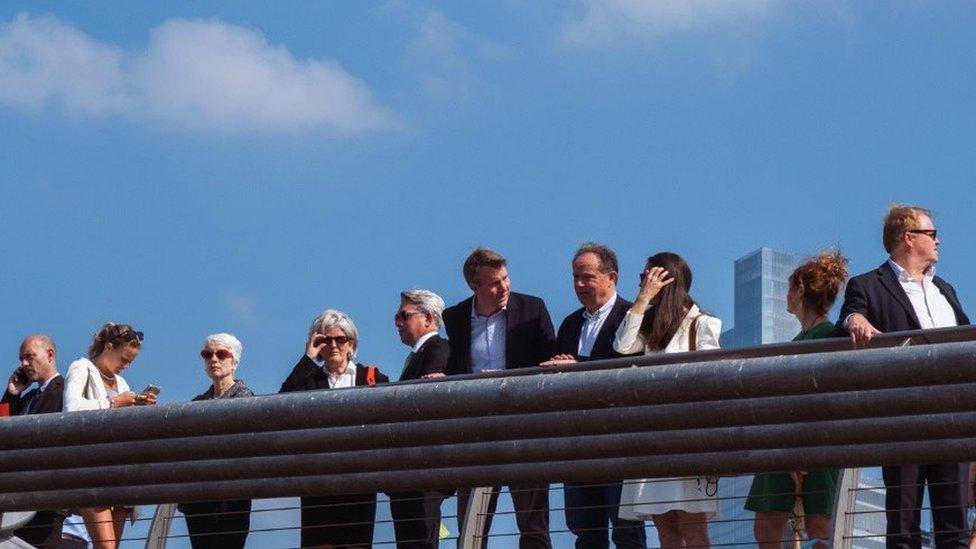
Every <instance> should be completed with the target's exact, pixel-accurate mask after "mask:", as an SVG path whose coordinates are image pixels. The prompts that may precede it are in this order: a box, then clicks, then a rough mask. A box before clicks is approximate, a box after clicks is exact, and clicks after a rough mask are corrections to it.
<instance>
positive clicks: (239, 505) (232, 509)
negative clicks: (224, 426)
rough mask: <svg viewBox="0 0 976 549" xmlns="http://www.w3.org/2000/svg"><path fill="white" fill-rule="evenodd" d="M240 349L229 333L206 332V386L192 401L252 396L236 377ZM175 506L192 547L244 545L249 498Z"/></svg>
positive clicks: (223, 548)
mask: <svg viewBox="0 0 976 549" xmlns="http://www.w3.org/2000/svg"><path fill="white" fill-rule="evenodd" d="M243 352H244V347H243V346H242V345H241V342H240V340H238V339H237V338H236V337H234V336H233V335H231V334H226V333H220V334H214V335H211V336H207V339H205V340H203V349H201V350H200V358H202V359H203V372H204V373H205V374H207V377H209V378H210V388H208V389H207V390H206V392H204V393H203V394H201V395H198V396H197V397H196V398H194V399H193V401H194V402H196V401H199V400H214V399H224V398H240V397H250V396H254V393H252V392H251V390H250V389H248V388H247V386H246V385H244V382H243V381H241V380H240V379H237V367H238V366H239V365H240V363H241V354H242V353H243ZM179 509H180V511H181V512H182V513H183V516H184V517H185V518H186V529H187V530H188V531H189V533H190V545H191V546H192V547H193V549H206V548H210V547H214V548H216V547H219V548H221V549H235V548H241V547H244V542H245V541H246V540H247V533H248V530H249V529H250V528H251V500H242V501H213V502H210V501H208V502H197V503H181V504H180V505H179Z"/></svg>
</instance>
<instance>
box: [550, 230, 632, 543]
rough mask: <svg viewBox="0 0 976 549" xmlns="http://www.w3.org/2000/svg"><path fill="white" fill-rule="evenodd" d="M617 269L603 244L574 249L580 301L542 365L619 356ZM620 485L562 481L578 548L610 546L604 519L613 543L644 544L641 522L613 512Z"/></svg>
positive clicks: (621, 308) (622, 302) (622, 310)
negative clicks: (616, 341)
mask: <svg viewBox="0 0 976 549" xmlns="http://www.w3.org/2000/svg"><path fill="white" fill-rule="evenodd" d="M618 270H619V267H618V263H617V254H615V253H614V252H613V250H611V249H610V248H608V247H607V246H604V245H603V244H596V243H593V242H588V243H586V244H583V245H582V246H580V248H579V249H578V250H577V251H576V254H575V255H574V256H573V290H574V291H575V292H576V297H577V298H578V299H579V301H580V303H581V304H582V305H583V307H581V308H580V309H577V310H576V311H573V312H572V313H571V314H570V315H569V316H567V317H566V318H565V320H563V323H562V324H561V325H560V326H559V332H558V334H557V335H556V345H557V352H558V353H559V354H558V355H556V356H554V357H553V358H552V360H550V361H548V362H545V363H543V366H548V365H555V364H565V363H570V362H577V361H585V360H600V359H607V358H619V357H620V356H622V355H620V354H619V353H617V352H616V351H614V350H613V339H614V336H615V335H616V333H617V327H618V326H619V325H620V322H621V321H623V319H624V316H626V315H627V311H628V310H629V309H630V307H631V305H633V303H631V302H630V301H627V300H626V299H624V298H622V297H620V296H619V295H617V273H618ZM621 487H622V485H621V482H620V481H607V482H599V483H578V482H567V483H566V484H565V488H566V489H565V491H564V492H563V494H564V497H565V503H566V506H565V507H566V526H568V527H569V529H570V531H572V532H573V534H575V535H576V548H577V549H606V548H609V547H610V541H609V539H608V536H607V525H608V524H611V525H613V544H614V546H615V547H617V548H627V549H637V548H640V549H643V548H644V547H647V539H646V536H645V534H644V523H643V522H641V521H632V520H624V519H621V518H619V517H618V512H619V510H620V506H619V504H620V490H621Z"/></svg>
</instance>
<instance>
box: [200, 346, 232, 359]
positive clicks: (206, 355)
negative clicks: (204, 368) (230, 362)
mask: <svg viewBox="0 0 976 549" xmlns="http://www.w3.org/2000/svg"><path fill="white" fill-rule="evenodd" d="M200 356H201V357H203V359H204V360H210V359H211V358H213V357H215V356H216V357H217V360H220V361H224V360H227V359H228V358H231V357H232V356H234V353H232V352H230V351H228V350H227V349H217V350H216V351H211V350H210V349H204V350H202V351H200Z"/></svg>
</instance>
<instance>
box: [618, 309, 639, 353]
mask: <svg viewBox="0 0 976 549" xmlns="http://www.w3.org/2000/svg"><path fill="white" fill-rule="evenodd" d="M642 320H644V315H639V314H634V313H631V312H629V311H628V312H627V314H626V315H625V316H624V321H623V322H621V323H620V326H618V327H617V337H615V338H614V339H613V350H615V351H617V352H618V353H620V354H622V355H632V354H636V353H642V352H644V341H643V340H641V338H640V337H638V335H637V332H639V331H640V325H641V321H642Z"/></svg>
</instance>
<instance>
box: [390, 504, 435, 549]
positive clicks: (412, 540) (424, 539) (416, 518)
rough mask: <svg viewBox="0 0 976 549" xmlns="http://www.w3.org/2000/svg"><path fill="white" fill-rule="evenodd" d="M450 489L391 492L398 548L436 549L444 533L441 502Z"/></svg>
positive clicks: (391, 508)
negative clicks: (445, 490)
mask: <svg viewBox="0 0 976 549" xmlns="http://www.w3.org/2000/svg"><path fill="white" fill-rule="evenodd" d="M448 495H449V492H447V493H445V492H401V493H396V494H390V514H391V515H392V516H393V531H394V532H395V533H396V544H397V549H437V546H438V544H439V543H440V541H439V538H440V533H441V502H442V501H444V498H445V497H447V496H448Z"/></svg>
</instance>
